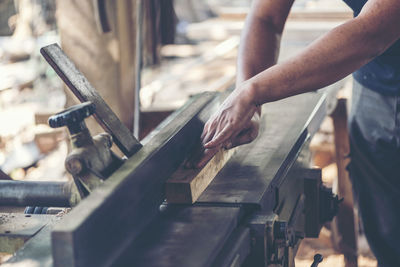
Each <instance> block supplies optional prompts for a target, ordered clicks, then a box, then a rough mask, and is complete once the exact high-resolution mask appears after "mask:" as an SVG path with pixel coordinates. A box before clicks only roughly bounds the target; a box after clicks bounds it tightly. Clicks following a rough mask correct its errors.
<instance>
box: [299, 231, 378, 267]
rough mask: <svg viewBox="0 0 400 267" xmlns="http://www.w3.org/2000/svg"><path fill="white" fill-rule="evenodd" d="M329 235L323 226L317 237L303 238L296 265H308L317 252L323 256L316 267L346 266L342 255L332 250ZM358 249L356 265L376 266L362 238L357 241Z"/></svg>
mask: <svg viewBox="0 0 400 267" xmlns="http://www.w3.org/2000/svg"><path fill="white" fill-rule="evenodd" d="M330 235H331V232H330V231H329V230H328V229H327V228H325V227H324V228H322V230H321V233H320V236H319V238H316V239H311V238H309V239H305V240H303V241H302V243H301V245H300V248H299V251H298V252H297V256H296V267H310V266H311V264H312V262H313V258H314V255H315V254H317V253H319V254H321V255H322V256H323V257H324V260H323V261H322V262H321V263H320V264H319V265H318V267H333V266H334V267H347V266H345V261H344V256H343V255H341V254H338V253H337V252H336V251H335V250H334V248H333V246H332V242H331V237H330ZM359 250H360V254H361V255H359V256H358V267H377V262H376V259H375V258H374V257H373V255H372V254H371V252H370V251H369V248H368V245H367V244H366V243H365V241H364V239H361V240H360V241H359Z"/></svg>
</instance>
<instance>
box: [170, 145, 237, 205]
mask: <svg viewBox="0 0 400 267" xmlns="http://www.w3.org/2000/svg"><path fill="white" fill-rule="evenodd" d="M236 149H237V148H233V149H229V150H225V149H221V150H220V151H218V152H217V154H215V156H214V157H213V158H212V159H211V160H210V161H209V162H208V163H207V164H206V165H205V166H204V167H203V168H201V169H188V168H187V167H185V166H184V165H181V166H180V167H179V169H178V170H177V171H176V172H174V174H173V175H172V177H171V178H170V179H169V180H168V181H167V183H166V186H165V191H166V197H167V202H168V203H194V202H195V201H196V200H197V199H198V198H199V197H200V195H201V193H203V191H204V190H205V189H206V188H207V186H208V185H209V184H210V183H211V181H212V180H213V179H214V177H215V176H216V175H217V174H218V172H219V171H220V170H221V169H222V168H223V167H224V166H225V164H226V162H227V161H228V160H229V159H230V158H231V156H232V155H233V154H234V153H235V151H236Z"/></svg>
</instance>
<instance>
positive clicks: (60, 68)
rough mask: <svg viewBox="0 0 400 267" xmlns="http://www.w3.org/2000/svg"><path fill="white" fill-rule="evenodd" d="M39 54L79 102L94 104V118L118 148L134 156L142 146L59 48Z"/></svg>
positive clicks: (47, 47) (43, 50)
mask: <svg viewBox="0 0 400 267" xmlns="http://www.w3.org/2000/svg"><path fill="white" fill-rule="evenodd" d="M40 52H41V53H42V55H43V57H44V58H45V59H46V60H47V62H48V63H49V64H50V66H51V67H52V68H53V69H54V70H55V72H56V73H57V74H58V76H60V78H61V79H62V80H63V81H64V83H65V84H66V85H67V86H68V87H69V89H71V91H72V92H73V93H74V94H75V96H76V97H77V98H78V99H79V100H80V101H81V102H86V101H91V102H92V103H94V104H95V106H96V111H95V115H94V117H95V118H96V120H97V122H98V123H99V124H100V125H101V126H102V127H103V129H104V130H106V131H107V132H108V133H110V134H111V135H112V137H113V139H114V142H115V143H116V145H117V146H118V148H119V149H120V150H121V151H122V152H123V153H124V154H125V155H126V156H128V157H130V156H132V155H133V154H135V153H136V152H137V151H138V150H139V149H140V148H141V147H142V145H141V144H140V143H139V141H138V140H136V138H135V137H134V136H133V135H132V133H131V132H130V131H129V129H128V128H127V127H126V126H125V125H124V124H123V123H122V122H121V121H120V120H119V119H118V117H117V116H116V115H115V113H114V112H113V111H112V110H111V108H110V107H109V106H108V105H107V104H106V102H104V100H103V99H102V98H101V96H100V95H99V93H98V92H97V91H96V90H95V89H94V88H93V86H92V85H91V84H90V83H89V81H88V80H87V79H86V78H85V76H83V74H82V73H81V72H80V71H79V70H78V69H77V68H76V66H75V65H74V63H73V62H72V61H71V60H70V59H69V58H68V57H67V55H65V54H64V52H63V51H62V50H61V48H60V47H59V46H58V45H57V44H52V45H49V46H46V47H43V48H42V49H40Z"/></svg>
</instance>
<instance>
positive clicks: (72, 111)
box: [49, 102, 96, 135]
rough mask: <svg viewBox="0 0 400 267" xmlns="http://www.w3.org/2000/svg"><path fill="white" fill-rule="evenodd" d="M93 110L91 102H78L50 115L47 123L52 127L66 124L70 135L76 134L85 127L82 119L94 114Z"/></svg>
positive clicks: (94, 108) (93, 106)
mask: <svg viewBox="0 0 400 267" xmlns="http://www.w3.org/2000/svg"><path fill="white" fill-rule="evenodd" d="M95 110H96V107H95V105H94V104H93V103H92V102H85V103H82V104H78V105H75V106H72V107H69V108H67V109H66V110H64V111H61V112H59V113H57V114H55V115H53V116H51V117H50V118H49V125H50V127H52V128H58V127H63V126H67V127H68V130H69V132H70V133H71V135H72V134H76V133H79V132H81V131H82V130H83V129H84V128H86V126H85V125H84V122H83V121H84V120H85V119H86V118H87V117H89V116H90V115H92V114H94V112H95Z"/></svg>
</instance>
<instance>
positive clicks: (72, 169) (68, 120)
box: [49, 102, 123, 197]
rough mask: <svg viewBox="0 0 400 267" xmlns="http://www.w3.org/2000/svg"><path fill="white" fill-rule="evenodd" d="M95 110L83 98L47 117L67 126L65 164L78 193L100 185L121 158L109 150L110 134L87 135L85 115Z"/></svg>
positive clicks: (59, 124) (56, 125) (84, 192)
mask: <svg viewBox="0 0 400 267" xmlns="http://www.w3.org/2000/svg"><path fill="white" fill-rule="evenodd" d="M94 112H95V105H94V104H93V103H91V102H85V103H82V104H79V105H75V106H72V107H70V108H68V109H66V110H64V111H62V112H60V113H57V114H55V115H53V116H51V117H50V118H49V125H50V126H51V127H52V128H57V127H63V126H67V127H68V130H69V133H70V138H71V144H72V151H71V153H70V154H69V155H68V157H67V159H66V160H65V168H66V169H67V171H68V172H69V173H71V174H72V176H73V177H74V180H75V184H76V185H77V187H78V190H79V192H80V194H81V197H85V196H86V195H88V194H89V193H90V192H91V191H92V190H93V189H94V188H95V187H97V186H99V185H100V184H101V183H102V181H103V180H105V179H107V178H108V177H109V176H110V175H111V174H112V173H113V172H114V171H115V170H116V169H117V168H119V166H121V164H122V162H123V161H122V160H121V159H120V158H118V157H117V156H116V155H115V154H114V153H113V152H112V151H111V146H112V143H113V142H112V137H111V135H109V134H107V133H102V134H99V135H97V136H95V137H93V138H92V136H91V135H90V132H89V129H88V128H87V127H86V124H85V119H86V118H87V117H89V116H90V115H92V114H93V113H94Z"/></svg>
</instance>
